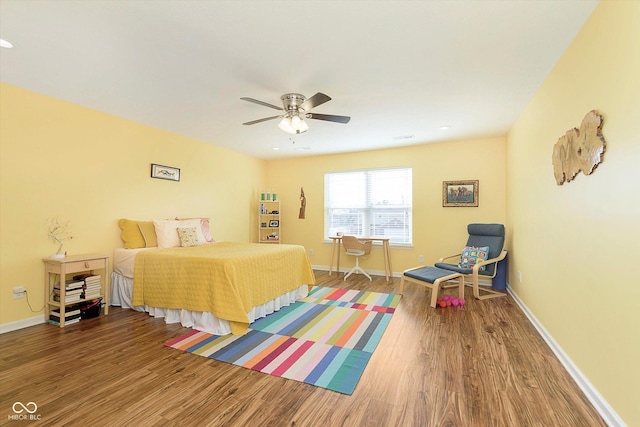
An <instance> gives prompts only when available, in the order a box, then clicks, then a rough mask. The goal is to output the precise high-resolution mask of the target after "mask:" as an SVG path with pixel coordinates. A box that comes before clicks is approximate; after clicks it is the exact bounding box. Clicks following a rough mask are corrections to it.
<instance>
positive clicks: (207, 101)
mask: <svg viewBox="0 0 640 427" xmlns="http://www.w3.org/2000/svg"><path fill="white" fill-rule="evenodd" d="M596 5H597V1H592V0H563V1H559V0H549V1H545V0H530V1H507V0H500V1H489V0H458V1H439V0H432V1H205V0H199V1H191V0H182V1H171V0H165V1H156V0H145V1H142V0H137V1H134V0H130V1H111V0H109V1H100V0H92V1H66V0H57V1H50V0H44V1H33V0H0V38H2V39H5V40H8V41H10V42H11V43H13V45H14V48H13V49H0V80H1V81H2V82H5V83H9V84H12V85H15V86H19V87H23V88H26V89H30V90H33V91H35V92H39V93H42V94H45V95H49V96H52V97H55V98H59V99H63V100H67V101H70V102H73V103H77V104H80V105H83V106H86V107H89V108H93V109H96V110H99V111H103V112H106V113H110V114H113V115H116V116H119V117H124V118H127V119H130V120H134V121H136V122H140V123H144V124H147V125H150V126H153V127H156V128H160V129H165V130H168V131H171V132H175V133H178V134H181V135H185V136H188V137H192V138H196V139H198V140H201V141H205V142H208V143H211V144H215V145H219V146H223V147H227V148H230V149H233V150H236V151H240V152H243V153H247V154H249V155H252V156H256V157H259V158H264V159H272V158H278V157H292V156H302V155H304V156H308V155H318V154H327V153H337V152H349V151H358V150H365V149H376V148H384V147H390V146H399V145H409V144H424V143H429V142H440V141H449V140H459V139H467V138H484V137H495V136H503V135H505V134H506V133H507V131H508V130H509V128H510V127H511V125H512V124H513V122H514V120H515V119H516V118H517V117H518V115H519V114H520V113H521V112H522V110H523V109H524V108H525V107H526V105H527V103H528V102H529V100H530V99H531V97H532V96H533V94H534V93H535V92H536V90H537V89H538V87H539V86H540V84H541V83H542V82H543V80H544V79H545V77H546V76H547V74H548V73H549V72H550V71H551V69H552V68H553V66H554V65H555V63H556V62H557V61H558V59H559V58H560V56H561V55H562V53H563V52H564V51H565V49H566V48H567V46H568V45H569V43H570V42H571V41H572V40H573V38H574V37H575V35H576V34H577V32H578V30H579V29H580V27H581V26H582V25H583V24H584V22H585V20H586V19H587V17H588V16H589V15H590V14H591V12H592V11H593V9H594V7H595V6H596ZM288 92H296V93H301V94H303V95H305V96H307V97H310V96H311V95H313V94H315V93H316V92H323V93H326V94H327V95H329V96H330V97H332V98H333V99H332V100H331V101H329V102H328V103H326V104H324V105H321V106H319V107H317V108H316V109H314V110H313V112H316V113H324V114H337V115H348V116H351V122H350V123H349V124H346V125H344V124H337V123H330V122H324V121H319V120H309V126H310V128H311V129H310V130H309V131H308V132H307V133H305V134H302V135H298V136H295V137H292V135H289V134H286V133H284V132H283V131H281V130H280V129H278V127H277V124H278V121H277V120H272V121H268V122H263V123H260V124H256V125H253V126H243V125H242V123H243V122H247V121H251V120H255V119H259V118H263V117H269V116H273V115H274V114H278V113H277V111H275V110H273V109H270V108H267V107H264V106H260V105H257V104H252V103H249V102H245V101H241V100H240V97H251V98H256V99H259V100H262V101H265V102H268V103H271V104H276V105H281V102H280V96H281V95H282V94H284V93H288ZM441 126H451V129H449V130H447V131H443V130H441V129H440V127H441ZM406 136H412V138H410V139H407V138H403V137H406ZM398 138H400V139H398ZM293 142H295V143H293ZM273 147H277V148H279V150H278V151H274V150H273V149H272V148H273Z"/></svg>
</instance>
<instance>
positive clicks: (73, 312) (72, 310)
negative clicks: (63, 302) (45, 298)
mask: <svg viewBox="0 0 640 427" xmlns="http://www.w3.org/2000/svg"><path fill="white" fill-rule="evenodd" d="M79 315H80V306H78V305H73V306H69V307H67V310H66V311H65V312H64V318H65V319H68V318H69V317H71V316H79ZM49 316H54V317H57V318H60V310H51V311H50V312H49Z"/></svg>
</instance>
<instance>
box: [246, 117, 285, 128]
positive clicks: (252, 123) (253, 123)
mask: <svg viewBox="0 0 640 427" xmlns="http://www.w3.org/2000/svg"><path fill="white" fill-rule="evenodd" d="M280 117H282V116H271V117H265V118H264V119H258V120H253V121H250V122H246V123H243V125H247V126H248V125H255V124H256V123H262V122H266V121H267V120H273V119H278V118H280Z"/></svg>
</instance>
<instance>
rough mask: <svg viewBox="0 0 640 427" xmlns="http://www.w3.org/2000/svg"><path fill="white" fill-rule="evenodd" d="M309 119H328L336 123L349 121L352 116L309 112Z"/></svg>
mask: <svg viewBox="0 0 640 427" xmlns="http://www.w3.org/2000/svg"><path fill="white" fill-rule="evenodd" d="M307 118H308V119H316V120H326V121H328V122H336V123H349V120H351V117H349V116H334V115H331V114H317V113H307Z"/></svg>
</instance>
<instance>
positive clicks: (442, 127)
mask: <svg viewBox="0 0 640 427" xmlns="http://www.w3.org/2000/svg"><path fill="white" fill-rule="evenodd" d="M449 129H451V126H440V130H449Z"/></svg>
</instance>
